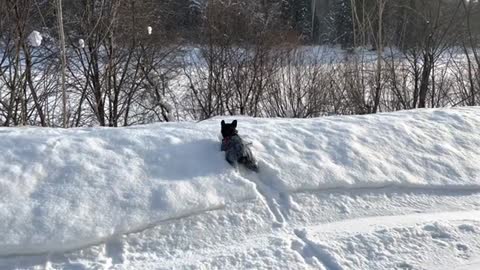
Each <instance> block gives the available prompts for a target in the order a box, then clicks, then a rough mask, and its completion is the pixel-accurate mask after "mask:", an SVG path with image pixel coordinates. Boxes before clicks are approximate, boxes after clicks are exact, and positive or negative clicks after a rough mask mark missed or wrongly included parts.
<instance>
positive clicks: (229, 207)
mask: <svg viewBox="0 0 480 270" xmlns="http://www.w3.org/2000/svg"><path fill="white" fill-rule="evenodd" d="M221 119H222V118H215V119H210V120H207V121H203V122H200V123H191V122H182V123H162V124H156V125H147V126H138V127H130V128H116V129H111V128H85V129H69V130H62V129H41V128H0V153H2V154H1V155H0V221H1V222H0V269H232V268H234V269H272V268H274V269H395V268H396V269H452V268H454V269H469V270H471V269H480V163H479V160H480V147H479V145H480V133H479V130H480V108H457V109H441V110H416V111H406V112H396V113H388V114H377V115H367V116H348V117H325V118H317V119H308V120H299V119H254V118H236V119H238V121H239V132H240V134H241V135H242V136H243V137H244V138H245V139H246V140H248V141H250V142H252V147H253V149H254V152H255V155H256V156H257V157H258V159H259V160H260V173H258V174H255V173H251V172H248V171H246V170H244V169H242V168H241V169H240V170H238V171H237V170H234V169H232V168H231V167H230V166H229V165H228V163H227V162H226V161H225V160H224V153H223V152H220V142H219V138H218V137H219V130H220V120H221ZM227 120H233V118H228V119H227Z"/></svg>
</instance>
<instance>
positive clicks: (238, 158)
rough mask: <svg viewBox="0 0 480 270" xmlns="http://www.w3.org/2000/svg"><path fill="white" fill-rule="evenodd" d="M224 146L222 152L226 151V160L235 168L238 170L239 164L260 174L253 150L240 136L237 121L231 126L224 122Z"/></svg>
mask: <svg viewBox="0 0 480 270" xmlns="http://www.w3.org/2000/svg"><path fill="white" fill-rule="evenodd" d="M221 131H222V137H223V140H222V146H221V150H222V151H225V158H226V160H227V161H228V163H230V165H232V166H233V167H235V168H237V165H238V163H240V164H243V165H245V167H247V168H248V169H250V170H252V171H254V172H258V165H257V162H256V160H255V158H254V157H253V154H252V150H251V149H250V147H249V145H248V144H246V143H244V142H243V140H242V138H240V136H238V132H237V120H234V121H233V122H232V123H230V124H226V123H225V121H223V120H222V130H221Z"/></svg>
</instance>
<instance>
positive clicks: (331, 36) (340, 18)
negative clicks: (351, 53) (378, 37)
mask: <svg viewBox="0 0 480 270" xmlns="http://www.w3.org/2000/svg"><path fill="white" fill-rule="evenodd" d="M326 20H327V22H326V25H327V28H328V29H327V35H326V40H325V41H326V42H328V43H331V44H340V45H341V46H342V48H349V47H352V46H353V45H354V44H353V19H352V7H351V1H350V0H335V1H334V4H333V5H332V9H331V11H330V12H329V14H328V16H327V18H326Z"/></svg>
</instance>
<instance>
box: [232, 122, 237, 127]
mask: <svg viewBox="0 0 480 270" xmlns="http://www.w3.org/2000/svg"><path fill="white" fill-rule="evenodd" d="M232 125H233V127H234V128H236V127H237V120H233V122H232Z"/></svg>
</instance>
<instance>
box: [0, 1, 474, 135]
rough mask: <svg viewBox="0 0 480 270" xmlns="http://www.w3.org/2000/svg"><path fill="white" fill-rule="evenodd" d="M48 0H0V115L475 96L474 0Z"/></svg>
mask: <svg viewBox="0 0 480 270" xmlns="http://www.w3.org/2000/svg"><path fill="white" fill-rule="evenodd" d="M58 1H61V0H55V1H48V0H4V1H0V125H3V126H17V125H39V126H53V127H56V126H64V125H65V126H68V127H78V126H93V125H100V126H112V127H116V126H128V125H134V124H144V123H151V122H158V121H181V120H188V119H195V120H202V119H207V118H210V117H213V116H215V115H228V114H230V115H250V116H258V117H298V118H305V117H318V116H323V115H331V114H367V113H376V112H385V111H395V110H404V109H413V108H425V107H432V108H433V107H445V106H475V105H479V103H480V102H479V99H480V93H479V91H480V55H479V54H480V51H479V43H480V4H479V2H478V1H473V0H470V1H466V0H397V1H393V0H312V1H304V0H262V1H258V0H144V1H136V0H63V1H61V4H63V16H62V18H63V22H62V26H63V31H60V30H61V28H60V27H59V20H58V12H59V11H58V8H57V7H58V6H56V5H55V4H60V3H59V2H58ZM34 31H37V32H38V33H39V34H40V35H41V37H42V40H41V44H35V43H36V42H32V38H34V36H33V37H32V33H33V32H34ZM59 33H64V37H65V43H66V45H65V47H66V49H65V53H66V66H65V71H63V70H62V68H61V66H62V57H61V51H62V46H61V42H60V40H61V39H60V38H59V37H60V36H61V35H60V34H59ZM62 74H65V94H64V93H62V88H61V85H62ZM63 98H65V107H64V106H63V103H64V102H63Z"/></svg>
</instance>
